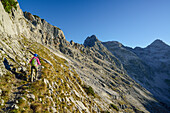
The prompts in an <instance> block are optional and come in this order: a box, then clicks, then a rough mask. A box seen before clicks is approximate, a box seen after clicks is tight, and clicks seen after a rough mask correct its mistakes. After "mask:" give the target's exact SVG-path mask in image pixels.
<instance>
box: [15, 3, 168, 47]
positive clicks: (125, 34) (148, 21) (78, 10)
mask: <svg viewBox="0 0 170 113" xmlns="http://www.w3.org/2000/svg"><path fill="white" fill-rule="evenodd" d="M18 2H19V4H20V7H21V9H22V10H23V11H27V12H30V13H32V14H33V15H38V16H39V17H40V18H42V19H45V20H46V21H47V22H49V23H50V24H52V25H55V26H57V27H59V28H60V29H61V30H63V32H64V34H65V36H66V39H67V40H68V41H70V40H73V41H74V42H78V43H80V44H83V42H84V40H85V39H86V38H87V37H88V36H91V35H93V34H94V35H96V36H97V37H98V39H99V40H100V41H103V42H105V41H119V42H121V43H122V44H124V45H125V46H130V47H136V46H140V47H146V46H147V45H148V44H150V43H151V42H153V41H154V40H155V39H161V40H163V41H164V42H165V43H167V44H168V45H170V0H18Z"/></svg>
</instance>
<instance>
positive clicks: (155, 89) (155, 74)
mask: <svg viewBox="0 0 170 113" xmlns="http://www.w3.org/2000/svg"><path fill="white" fill-rule="evenodd" d="M103 44H104V45H105V46H106V47H107V49H108V50H109V51H110V52H112V53H113V54H114V55H115V56H116V57H117V58H119V59H120V60H121V62H122V63H123V65H124V67H125V69H126V70H127V72H128V74H129V75H130V76H131V77H132V78H134V79H135V80H136V81H138V83H140V84H141V85H142V86H143V87H145V88H146V89H148V90H149V91H150V92H152V94H153V95H154V96H155V97H156V98H157V99H158V100H159V101H160V102H161V103H162V104H164V106H166V107H167V108H169V104H170V97H169V94H170V92H169V91H170V84H169V80H170V73H169V68H170V55H169V53H170V46H169V45H167V44H165V43H164V42H163V41H161V40H155V41H154V42H153V43H152V44H150V45H149V46H147V47H146V48H140V47H136V48H134V49H132V48H129V47H125V46H123V45H122V44H120V43H119V42H115V41H110V42H103Z"/></svg>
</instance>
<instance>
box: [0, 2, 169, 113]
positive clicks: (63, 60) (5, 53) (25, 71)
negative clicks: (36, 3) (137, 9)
mask: <svg viewBox="0 0 170 113" xmlns="http://www.w3.org/2000/svg"><path fill="white" fill-rule="evenodd" d="M5 2H6V1H5V0H1V1H0V112H2V113H43V112H47V113H48V112H50V113H169V111H170V108H169V106H168V105H170V104H169V91H170V89H169V88H170V87H169V86H170V84H169V82H170V78H169V76H170V72H169V70H168V69H169V61H170V60H169V58H170V57H169V52H170V51H169V45H166V44H164V43H163V42H162V41H160V40H156V41H155V42H154V43H153V44H151V45H149V46H148V47H146V48H139V47H138V48H135V49H132V48H129V47H125V46H123V44H121V43H119V42H101V41H99V39H98V38H97V37H96V36H95V35H92V36H89V37H88V38H87V39H86V40H85V41H84V44H78V43H75V42H74V41H71V42H68V41H67V40H66V39H65V36H64V33H63V31H62V30H61V29H60V28H58V27H56V26H52V25H51V24H50V23H48V22H47V21H45V19H41V18H40V17H39V16H37V15H32V14H31V13H29V12H22V10H21V9H20V7H19V4H18V2H17V1H16V0H15V2H13V4H11V6H13V7H7V5H9V4H7V5H6V3H5ZM34 53H36V54H38V58H39V59H40V62H41V64H42V65H41V66H39V69H38V80H34V82H30V78H31V77H30V74H31V73H30V63H29V61H30V59H31V58H32V57H33V54H34Z"/></svg>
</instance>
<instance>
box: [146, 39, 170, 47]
mask: <svg viewBox="0 0 170 113" xmlns="http://www.w3.org/2000/svg"><path fill="white" fill-rule="evenodd" d="M153 47H154V48H155V47H156V48H157V47H159V48H160V47H168V45H167V44H166V43H165V42H163V41H162V40H160V39H156V40H155V41H153V42H152V43H151V44H150V45H149V46H147V48H153Z"/></svg>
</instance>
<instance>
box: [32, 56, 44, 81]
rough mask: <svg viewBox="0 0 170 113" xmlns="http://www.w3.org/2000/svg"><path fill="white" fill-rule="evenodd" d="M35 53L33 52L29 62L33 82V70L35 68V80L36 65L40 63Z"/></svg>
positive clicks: (36, 74)
mask: <svg viewBox="0 0 170 113" xmlns="http://www.w3.org/2000/svg"><path fill="white" fill-rule="evenodd" d="M37 56H38V55H37V54H34V57H32V58H31V60H30V64H31V82H33V70H35V80H37V77H38V65H41V63H40V60H39V59H38V57H37Z"/></svg>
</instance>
